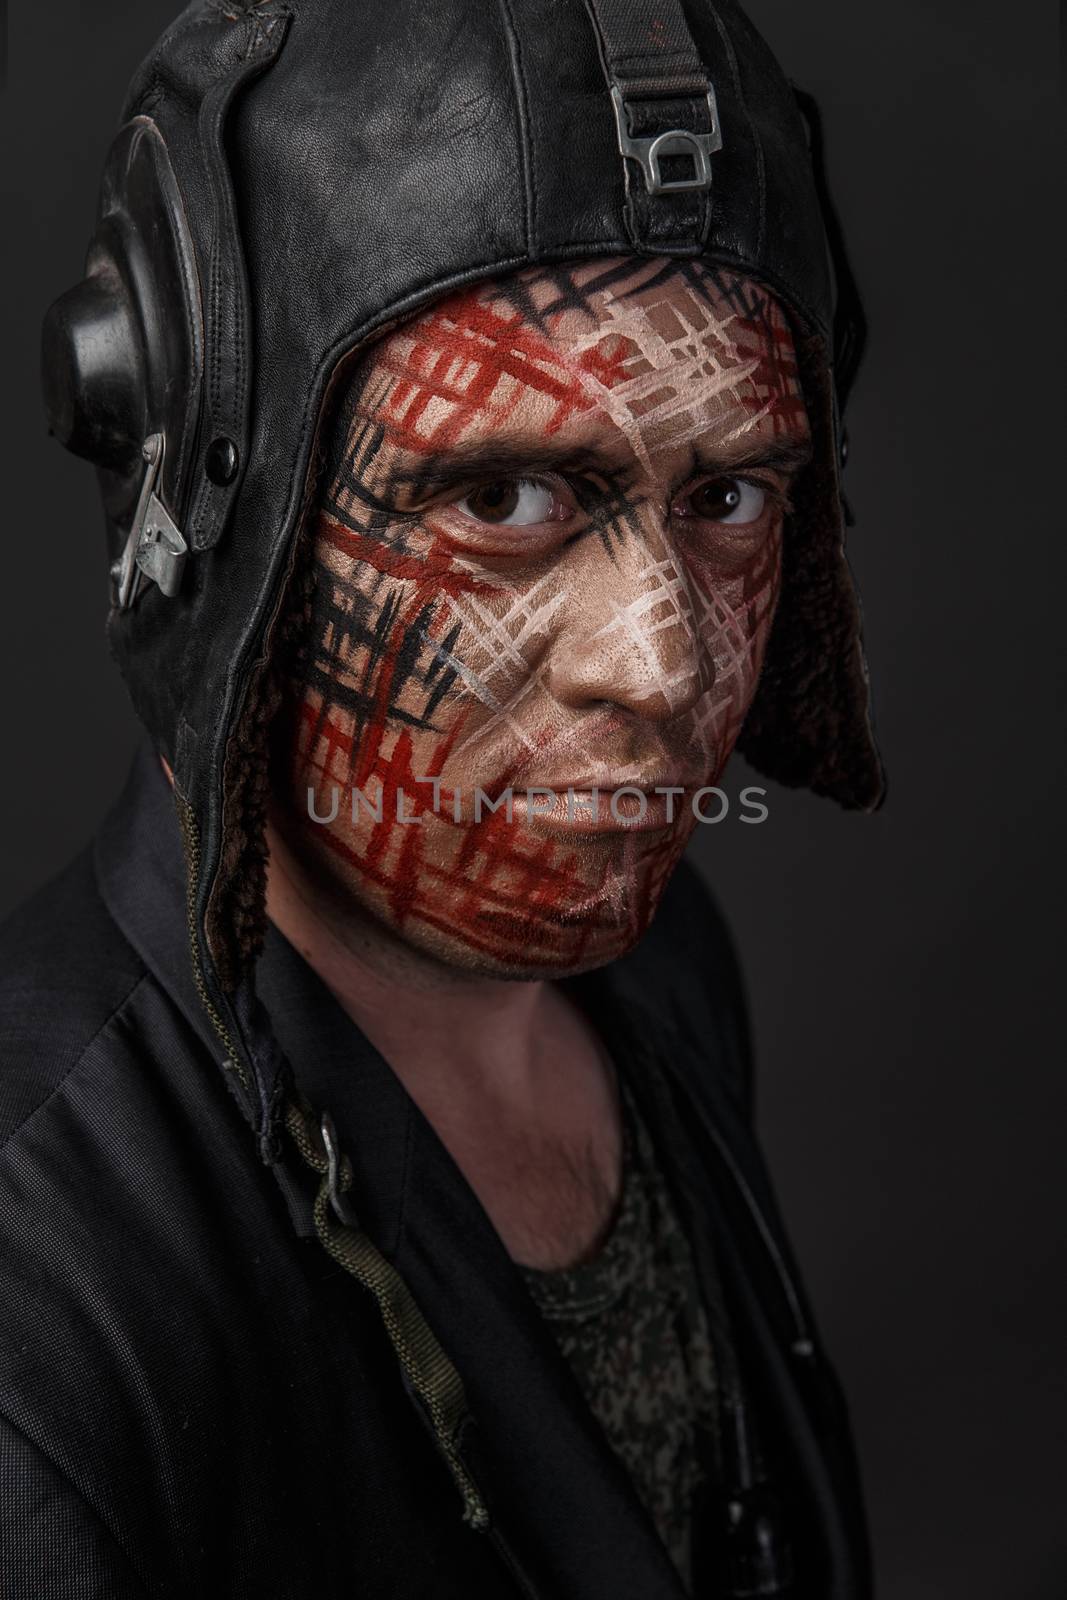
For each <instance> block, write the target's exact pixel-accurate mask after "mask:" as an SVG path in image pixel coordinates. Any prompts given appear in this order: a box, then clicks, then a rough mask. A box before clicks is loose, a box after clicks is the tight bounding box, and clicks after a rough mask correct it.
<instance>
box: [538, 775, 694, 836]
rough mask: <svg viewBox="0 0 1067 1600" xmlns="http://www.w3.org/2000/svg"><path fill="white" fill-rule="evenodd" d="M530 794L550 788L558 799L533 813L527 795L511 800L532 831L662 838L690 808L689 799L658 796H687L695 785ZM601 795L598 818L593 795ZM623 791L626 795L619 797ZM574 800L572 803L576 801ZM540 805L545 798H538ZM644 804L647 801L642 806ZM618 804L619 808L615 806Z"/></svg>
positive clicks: (568, 788)
mask: <svg viewBox="0 0 1067 1600" xmlns="http://www.w3.org/2000/svg"><path fill="white" fill-rule="evenodd" d="M528 787H529V789H531V790H537V789H539V788H543V789H548V788H551V789H552V790H553V792H554V795H555V799H554V803H553V806H552V810H551V811H541V810H538V811H536V812H534V811H533V810H532V809H531V805H530V801H528V800H527V798H526V794H525V793H524V792H522V791H520V792H518V793H517V794H515V795H514V796H513V798H512V816H513V817H514V818H515V819H516V820H520V821H522V822H526V823H528V824H529V825H530V826H531V827H538V826H540V827H544V828H551V829H553V830H554V831H559V832H562V833H567V834H600V833H661V832H662V831H663V830H664V829H665V828H671V827H673V826H674V824H675V823H676V822H677V821H678V816H679V812H680V810H681V808H682V806H684V805H685V795H684V794H673V795H666V794H656V793H655V789H656V788H657V787H659V788H662V789H682V790H686V791H688V790H689V789H691V788H692V787H694V786H693V785H692V784H688V785H687V784H684V783H677V782H671V781H670V780H669V779H666V778H665V779H664V780H663V782H662V783H661V784H658V785H655V784H653V785H649V784H647V783H620V782H619V781H618V779H617V778H615V779H613V781H612V782H611V783H604V782H601V783H588V784H578V783H570V784H563V785H556V784H533V783H531V784H530V785H528ZM594 790H596V791H597V814H596V816H594V815H593V809H592V808H593V791H594ZM620 791H625V792H623V793H621V794H620ZM571 796H573V798H571ZM534 798H535V800H537V799H540V798H543V797H540V796H536V795H535V796H534ZM642 801H643V802H644V803H643V804H642ZM613 803H614V805H613Z"/></svg>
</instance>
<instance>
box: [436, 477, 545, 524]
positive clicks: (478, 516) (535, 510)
mask: <svg viewBox="0 0 1067 1600" xmlns="http://www.w3.org/2000/svg"><path fill="white" fill-rule="evenodd" d="M456 507H457V509H458V510H459V511H462V512H463V513H464V514H465V515H466V516H468V517H473V518H474V519H475V521H476V522H489V523H492V524H493V525H494V526H495V527H511V528H525V527H531V526H533V525H534V524H535V523H540V522H563V521H565V520H566V518H567V517H568V516H569V515H570V511H569V508H568V507H567V506H566V505H564V503H563V501H562V500H561V499H560V496H559V495H558V494H557V493H556V491H555V490H554V489H553V488H552V486H551V485H550V484H547V483H539V482H538V481H537V480H536V479H535V478H500V479H498V480H497V481H496V482H495V483H483V484H481V485H480V486H479V487H478V488H477V489H472V490H471V492H470V494H468V495H464V497H463V499H462V500H458V501H457V502H456Z"/></svg>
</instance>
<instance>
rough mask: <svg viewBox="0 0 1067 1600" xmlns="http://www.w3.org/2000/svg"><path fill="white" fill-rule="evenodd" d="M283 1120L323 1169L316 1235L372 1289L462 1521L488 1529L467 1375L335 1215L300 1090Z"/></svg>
mask: <svg viewBox="0 0 1067 1600" xmlns="http://www.w3.org/2000/svg"><path fill="white" fill-rule="evenodd" d="M285 1126H286V1127H287V1128H288V1130H289V1132H290V1134H291V1135H292V1137H293V1139H294V1141H295V1143H296V1146H297V1149H298V1150H299V1151H300V1154H301V1155H302V1156H303V1158H304V1160H305V1161H306V1162H307V1164H308V1166H309V1167H312V1168H313V1169H314V1170H315V1171H316V1172H318V1173H321V1174H322V1182H321V1183H320V1185H319V1190H318V1194H317V1195H316V1196H315V1205H314V1218H315V1231H316V1233H317V1234H318V1236H319V1240H320V1241H321V1243H322V1245H323V1247H324V1248H325V1249H326V1250H327V1251H328V1252H329V1253H330V1255H331V1256H332V1257H333V1259H334V1260H335V1261H336V1262H337V1263H338V1265H339V1266H342V1267H343V1268H344V1269H345V1271H346V1272H350V1273H351V1274H352V1276H353V1277H354V1278H356V1279H357V1280H358V1281H359V1282H360V1283H361V1284H362V1285H363V1287H364V1288H365V1289H369V1290H370V1292H371V1294H372V1295H373V1296H374V1298H375V1300H376V1301H377V1302H378V1310H379V1312H380V1313H381V1318H382V1322H383V1323H384V1325H385V1331H386V1333H387V1334H388V1336H389V1343H390V1344H391V1345H392V1347H393V1349H394V1350H395V1351H396V1355H397V1359H398V1360H399V1362H400V1365H401V1367H402V1368H403V1370H404V1372H405V1374H406V1376H407V1379H408V1381H409V1383H410V1384H411V1387H412V1388H413V1389H414V1390H415V1392H416V1394H417V1395H418V1397H419V1399H420V1400H421V1402H422V1405H423V1407H424V1409H425V1412H426V1415H427V1417H428V1418H429V1421H430V1425H431V1427H432V1429H433V1433H434V1436H435V1438H436V1440H437V1445H438V1448H439V1449H440V1451H441V1454H442V1456H443V1457H444V1459H445V1462H446V1463H447V1465H448V1469H449V1471H450V1472H451V1474H452V1477H453V1480H454V1482H455V1485H456V1488H457V1489H458V1490H459V1492H460V1495H461V1496H462V1498H463V1520H464V1522H466V1523H469V1524H470V1526H471V1527H472V1528H478V1529H486V1528H488V1526H489V1513H488V1510H487V1509H486V1505H485V1502H484V1500H483V1499H482V1497H481V1494H480V1493H479V1491H478V1488H477V1485H476V1484H475V1482H474V1479H473V1478H472V1477H471V1475H470V1472H469V1471H468V1470H467V1467H466V1464H465V1463H464V1461H463V1458H462V1456H461V1454H460V1451H459V1445H458V1440H459V1436H460V1431H461V1429H462V1426H463V1424H464V1422H465V1421H466V1419H467V1417H468V1414H469V1413H468V1409H467V1397H466V1394H465V1393H464V1389H463V1380H462V1379H461V1378H460V1375H459V1373H458V1372H457V1371H456V1369H455V1367H454V1366H453V1365H452V1363H451V1361H450V1360H449V1359H448V1357H447V1355H446V1354H445V1352H444V1350H442V1348H441V1345H440V1344H439V1342H438V1340H437V1336H436V1334H435V1333H434V1332H433V1329H432V1328H431V1327H430V1325H429V1323H428V1322H427V1321H426V1318H425V1317H424V1316H423V1314H422V1312H421V1311H420V1310H419V1307H418V1305H417V1304H416V1301H415V1297H414V1295H413V1294H412V1293H411V1290H410V1289H409V1288H408V1286H407V1284H406V1283H405V1282H404V1280H403V1278H402V1277H401V1276H400V1274H399V1273H398V1272H397V1271H396V1269H395V1267H393V1266H392V1265H391V1264H390V1262H388V1261H387V1260H386V1259H385V1257H384V1256H383V1255H382V1253H381V1251H380V1250H379V1249H378V1248H377V1246H376V1245H374V1244H373V1243H372V1242H371V1240H370V1239H369V1238H368V1237H367V1235H366V1234H365V1233H364V1232H363V1231H362V1229H360V1228H359V1227H356V1226H353V1225H352V1224H349V1223H342V1222H341V1221H339V1220H338V1218H337V1216H336V1215H335V1213H334V1210H333V1207H332V1205H331V1203H330V1182H329V1175H328V1174H329V1162H328V1160H327V1156H326V1148H325V1144H324V1141H323V1139H322V1134H321V1131H320V1129H319V1126H318V1124H317V1122H316V1119H315V1113H314V1110H313V1108H312V1107H311V1105H310V1104H309V1102H308V1101H307V1100H306V1099H305V1098H304V1096H303V1095H297V1096H296V1097H295V1098H292V1099H290V1100H288V1101H287V1102H286V1106H285ZM351 1182H352V1165H351V1162H350V1161H349V1159H348V1157H347V1156H342V1158H341V1163H340V1176H339V1181H338V1185H337V1187H338V1189H339V1191H340V1192H341V1193H342V1194H343V1193H344V1191H345V1190H346V1189H348V1188H349V1186H350V1185H351Z"/></svg>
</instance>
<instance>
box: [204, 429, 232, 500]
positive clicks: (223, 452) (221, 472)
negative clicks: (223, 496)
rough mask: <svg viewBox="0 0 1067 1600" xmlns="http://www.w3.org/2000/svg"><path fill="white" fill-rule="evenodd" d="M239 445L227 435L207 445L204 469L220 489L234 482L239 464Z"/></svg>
mask: <svg viewBox="0 0 1067 1600" xmlns="http://www.w3.org/2000/svg"><path fill="white" fill-rule="evenodd" d="M238 459H239V458H238V455H237V446H236V445H235V444H234V442H233V440H232V439H227V438H225V437H223V438H219V439H213V440H212V442H211V444H209V445H208V447H207V455H206V456H205V457H204V471H205V472H206V473H207V475H208V477H209V478H210V479H211V481H212V483H217V484H218V486H219V488H220V489H225V487H226V485H227V484H229V483H232V482H233V480H234V478H236V476H237V465H238Z"/></svg>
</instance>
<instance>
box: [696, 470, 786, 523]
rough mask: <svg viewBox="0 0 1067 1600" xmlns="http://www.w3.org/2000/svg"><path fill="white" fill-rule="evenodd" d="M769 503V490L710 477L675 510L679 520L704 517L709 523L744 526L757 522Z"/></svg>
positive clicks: (736, 481) (740, 479)
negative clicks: (744, 524)
mask: <svg viewBox="0 0 1067 1600" xmlns="http://www.w3.org/2000/svg"><path fill="white" fill-rule="evenodd" d="M766 504H767V491H766V489H763V488H761V487H760V485H759V484H758V483H749V482H747V481H746V480H745V479H744V478H711V479H709V481H708V482H707V483H701V484H698V485H697V487H696V488H695V489H691V490H690V491H689V493H688V494H687V495H686V496H685V498H684V500H680V501H678V502H676V504H675V507H674V510H675V513H676V515H678V516H680V517H702V518H703V519H704V520H705V521H706V522H726V523H733V524H743V523H749V522H758V521H759V519H760V517H761V516H762V515H763V508H764V506H765V505H766Z"/></svg>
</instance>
